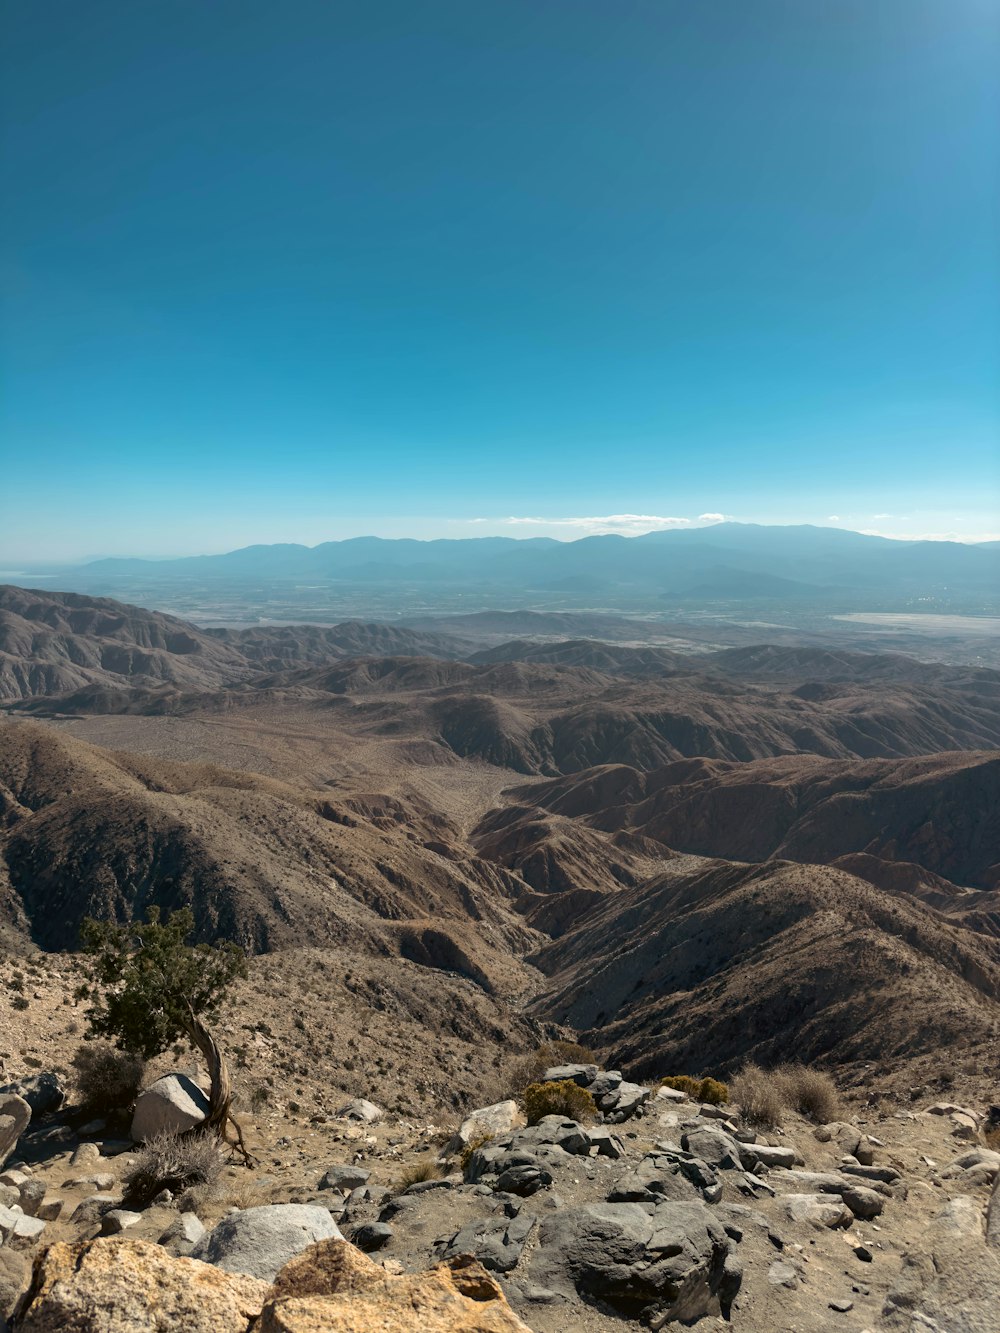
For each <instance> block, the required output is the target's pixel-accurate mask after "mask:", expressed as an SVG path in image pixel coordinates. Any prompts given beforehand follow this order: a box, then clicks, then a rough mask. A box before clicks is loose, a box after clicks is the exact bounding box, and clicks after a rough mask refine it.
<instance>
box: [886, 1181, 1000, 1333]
mask: <svg viewBox="0 0 1000 1333" xmlns="http://www.w3.org/2000/svg"><path fill="white" fill-rule="evenodd" d="M998 1310H1000V1255H998V1254H997V1252H996V1250H993V1249H991V1248H989V1246H988V1245H987V1243H986V1237H985V1234H984V1231H983V1213H982V1205H981V1203H980V1201H979V1200H978V1199H974V1198H971V1197H969V1196H967V1195H959V1196H958V1197H956V1198H953V1199H949V1200H948V1201H947V1202H946V1203H945V1204H944V1205H943V1207H942V1208H941V1209H940V1210H939V1212H938V1213H937V1214H936V1215H935V1216H934V1217H933V1218H932V1219H931V1221H930V1224H929V1225H928V1226H927V1227H926V1229H923V1230H921V1231H919V1232H918V1233H917V1234H916V1235H915V1236H913V1238H912V1243H911V1247H910V1249H909V1251H907V1252H905V1253H904V1254H903V1256H902V1264H901V1266H900V1269H899V1271H898V1273H897V1274H896V1275H895V1277H894V1279H893V1285H892V1289H891V1290H890V1292H889V1294H888V1296H887V1297H886V1300H885V1304H884V1306H883V1308H882V1320H881V1323H880V1324H879V1327H880V1328H885V1329H892V1330H894V1331H895V1333H915V1330H916V1329H917V1328H918V1327H919V1328H921V1329H924V1328H926V1329H927V1330H932V1329H940V1330H941V1333H945V1331H947V1333H996V1328H997V1311H998ZM916 1315H919V1316H920V1319H919V1323H918V1320H917V1318H916V1317H915V1316H916Z"/></svg>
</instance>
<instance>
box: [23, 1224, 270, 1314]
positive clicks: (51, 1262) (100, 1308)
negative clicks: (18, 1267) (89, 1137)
mask: <svg viewBox="0 0 1000 1333" xmlns="http://www.w3.org/2000/svg"><path fill="white" fill-rule="evenodd" d="M267 1292H268V1287H267V1283H265V1282H259V1281H258V1280H257V1279H255V1278H252V1277H243V1276H239V1275H236V1274H231V1273H224V1272H222V1271H221V1270H220V1269H218V1268H214V1267H212V1265H211V1264H201V1263H195V1262H194V1261H193V1260H192V1259H179V1258H174V1257H173V1256H172V1255H169V1254H168V1253H167V1252H166V1250H164V1249H163V1248H162V1247H161V1246H159V1245H153V1244H150V1243H149V1242H148V1241H141V1240H133V1241H116V1240H98V1241H88V1242H86V1243H85V1244H81V1245H66V1244H64V1243H62V1242H59V1243H57V1244H55V1245H51V1246H50V1247H49V1248H48V1250H46V1252H45V1253H44V1254H43V1255H42V1257H41V1259H40V1260H39V1261H38V1265H37V1268H36V1272H35V1279H34V1282H33V1284H32V1288H31V1292H30V1301H29V1302H28V1304H27V1308H26V1309H25V1310H24V1311H23V1312H22V1314H21V1316H20V1318H19V1319H18V1323H17V1328H18V1333H67V1330H69V1329H78V1330H80V1333H87V1330H89V1331H90V1333H175V1331H176V1330H177V1329H183V1330H184V1333H246V1329H247V1326H248V1324H249V1322H250V1320H251V1319H252V1318H253V1317H254V1316H255V1315H256V1314H257V1313H258V1312H259V1311H260V1308H261V1306H262V1305H263V1303H264V1298H265V1296H266V1295H267Z"/></svg>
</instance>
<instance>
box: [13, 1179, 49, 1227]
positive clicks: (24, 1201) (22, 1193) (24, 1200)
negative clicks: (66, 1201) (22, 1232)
mask: <svg viewBox="0 0 1000 1333" xmlns="http://www.w3.org/2000/svg"><path fill="white" fill-rule="evenodd" d="M44 1199H45V1181H44V1180H37V1179H35V1178H34V1177H29V1179H28V1180H26V1181H24V1183H23V1184H22V1185H21V1186H20V1187H19V1189H18V1202H19V1203H20V1205H21V1208H22V1210H23V1211H24V1212H26V1213H27V1214H28V1216H29V1217H37V1216H38V1210H39V1208H41V1206H42V1203H43V1201H44Z"/></svg>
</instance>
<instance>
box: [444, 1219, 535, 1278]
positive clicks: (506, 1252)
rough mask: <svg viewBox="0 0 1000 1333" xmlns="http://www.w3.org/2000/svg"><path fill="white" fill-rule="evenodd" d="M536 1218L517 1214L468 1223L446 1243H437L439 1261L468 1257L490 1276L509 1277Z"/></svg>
mask: <svg viewBox="0 0 1000 1333" xmlns="http://www.w3.org/2000/svg"><path fill="white" fill-rule="evenodd" d="M536 1221H537V1218H535V1217H533V1216H532V1215H531V1214H530V1213H525V1212H523V1211H521V1212H518V1213H517V1215H516V1216H515V1217H511V1218H507V1217H485V1218H480V1219H479V1220H477V1221H475V1222H469V1223H467V1224H466V1225H465V1226H464V1227H462V1229H461V1230H460V1231H456V1232H455V1234H454V1235H453V1236H452V1237H451V1238H450V1239H449V1240H447V1241H444V1242H441V1243H439V1245H438V1247H437V1250H438V1257H439V1258H441V1259H451V1258H453V1257H455V1256H456V1255H459V1254H471V1255H473V1256H474V1258H476V1259H478V1260H479V1262H480V1263H481V1264H482V1265H483V1267H484V1268H488V1269H489V1270H490V1272H491V1273H509V1272H510V1271H511V1270H512V1269H513V1268H515V1267H516V1266H517V1263H518V1261H519V1260H520V1258H521V1255H522V1253H523V1251H524V1246H525V1242H526V1241H527V1239H528V1237H529V1236H530V1235H531V1232H532V1230H533V1228H534V1226H535V1223H536Z"/></svg>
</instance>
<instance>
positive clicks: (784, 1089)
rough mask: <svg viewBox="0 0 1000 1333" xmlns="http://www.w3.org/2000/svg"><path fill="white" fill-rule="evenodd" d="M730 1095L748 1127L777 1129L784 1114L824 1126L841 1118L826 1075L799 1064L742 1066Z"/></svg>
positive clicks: (835, 1092)
mask: <svg viewBox="0 0 1000 1333" xmlns="http://www.w3.org/2000/svg"><path fill="white" fill-rule="evenodd" d="M730 1093H731V1096H732V1099H733V1101H734V1102H736V1103H737V1104H738V1105H739V1106H740V1107H741V1108H742V1111H743V1119H744V1120H745V1121H746V1122H747V1124H748V1125H756V1126H757V1127H759V1128H760V1129H776V1128H777V1127H778V1126H779V1125H780V1124H781V1120H782V1116H783V1113H784V1112H785V1111H786V1110H792V1111H798V1112H799V1114H800V1115H805V1116H809V1118H810V1119H812V1120H815V1121H816V1123H817V1124H820V1125H824V1124H827V1123H828V1122H829V1121H831V1120H837V1119H839V1117H840V1115H841V1106H840V1096H839V1094H838V1092H837V1085H836V1084H835V1083H834V1081H833V1079H832V1078H831V1077H830V1075H829V1074H824V1073H823V1072H822V1070H819V1069H810V1068H809V1067H808V1066H807V1065H802V1064H784V1065H778V1066H777V1068H775V1069H761V1067H760V1066H759V1065H755V1064H752V1063H748V1064H745V1065H744V1066H743V1068H742V1069H741V1070H740V1072H739V1073H738V1074H737V1075H736V1077H735V1078H734V1079H733V1081H732V1083H731V1084H730Z"/></svg>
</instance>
